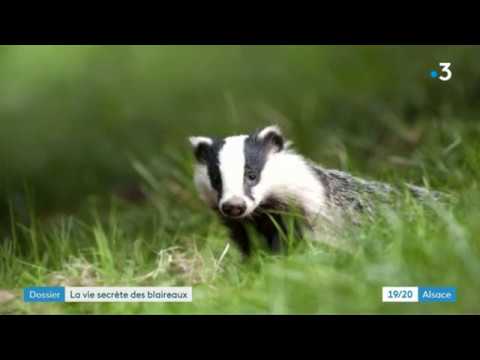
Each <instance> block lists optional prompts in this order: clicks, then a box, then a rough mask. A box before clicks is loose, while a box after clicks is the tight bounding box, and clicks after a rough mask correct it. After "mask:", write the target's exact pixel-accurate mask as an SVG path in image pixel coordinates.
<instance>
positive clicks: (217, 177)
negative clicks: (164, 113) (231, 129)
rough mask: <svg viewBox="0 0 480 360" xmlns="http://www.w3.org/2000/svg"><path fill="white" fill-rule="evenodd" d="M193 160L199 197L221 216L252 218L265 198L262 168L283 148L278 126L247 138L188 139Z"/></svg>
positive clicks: (265, 176)
mask: <svg viewBox="0 0 480 360" xmlns="http://www.w3.org/2000/svg"><path fill="white" fill-rule="evenodd" d="M189 140H190V143H191V144H192V147H193V150H194V154H195V158H196V162H197V163H196V168H195V185H196V187H197V190H198V191H199V193H200V195H201V196H202V198H203V199H204V200H205V201H206V202H207V203H208V204H209V205H210V206H211V207H213V208H217V209H218V211H220V213H221V214H222V215H223V216H226V217H230V218H238V219H239V218H243V217H247V216H249V215H251V214H252V213H253V212H254V211H255V209H256V208H257V207H258V206H259V205H260V204H262V203H263V202H264V201H265V200H266V197H267V196H268V182H269V181H271V180H273V179H271V178H272V177H274V175H273V174H271V173H269V174H266V171H264V169H265V166H266V164H267V162H268V161H269V159H271V158H272V156H275V154H278V153H280V152H282V151H283V150H284V148H285V141H284V137H283V135H282V133H281V131H280V129H279V128H278V127H277V126H269V127H266V128H264V129H262V130H259V131H256V132H255V133H253V134H250V135H239V136H230V137H227V138H224V139H216V138H210V137H203V136H197V137H191V138H189Z"/></svg>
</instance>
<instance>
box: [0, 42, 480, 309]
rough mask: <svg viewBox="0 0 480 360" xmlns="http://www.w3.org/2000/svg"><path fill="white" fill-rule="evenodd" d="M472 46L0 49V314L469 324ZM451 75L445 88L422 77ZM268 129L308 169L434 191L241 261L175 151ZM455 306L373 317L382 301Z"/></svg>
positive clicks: (476, 241) (476, 132)
mask: <svg viewBox="0 0 480 360" xmlns="http://www.w3.org/2000/svg"><path fill="white" fill-rule="evenodd" d="M478 59H480V48H477V47H420V46H416V47H398V46H397V47H359V46H358V47H347V46H343V47H332V46H321V47H318V46H317V47H314V46H269V47H267V46H265V47H262V46H218V47H215V46H206V47H200V46H198V47H195V46H181V47H174V46H160V47H148V46H146V47H145V46H138V47H135V46H132V47H124V46H112V47H98V46H97V47H95V46H92V47H90V46H88V47H87V46H77V47H75V46H68V47H63V46H62V47H60V46H57V47H55V46H14V47H0V74H1V76H2V82H0V91H1V92H2V94H4V95H2V97H1V99H0V126H1V131H0V186H1V187H0V190H1V192H0V236H1V237H0V313H13V314H18V313H21V314H23V313H26V314H31V313H42V314H43V313H55V314H57V313H59V314H66V313H71V314H91V313H93V314H111V313H115V314H116V313H119V314H131V313H134V314H137V313H155V314H185V313H228V314H244V313H261V314H263V313H279V314H306V313H319V314H324V313H326V314H333V313H340V314H346V313H348V314H351V313H354V314H357V313H374V314H377V313H378V314H386V313H393V314H397V313H400V314H401V313H414V314H417V313H418V314H421V313H479V312H480V301H479V298H480V222H479V221H478V218H479V213H480V189H479V183H478V179H480V102H479V98H480V67H479V66H478V65H477V64H478ZM443 61H449V62H451V63H452V71H453V77H452V80H450V81H448V82H441V81H439V80H438V79H432V78H430V77H429V73H430V70H431V69H434V68H436V69H437V70H438V65H437V64H438V63H439V62H443ZM270 123H277V124H279V125H280V126H281V127H282V128H283V129H284V132H285V134H286V135H287V137H289V138H290V139H291V140H293V141H294V144H295V146H296V148H297V149H298V150H299V151H300V152H301V153H302V154H304V155H306V156H308V157H309V158H311V159H312V160H314V161H316V162H318V163H320V164H322V165H324V166H326V167H332V168H338V169H342V170H347V171H350V172H352V173H353V174H355V175H358V176H363V177H365V178H369V179H377V180H383V181H389V182H392V183H402V182H410V183H414V184H417V185H424V186H429V187H432V188H435V189H439V190H442V191H445V192H448V193H450V194H452V195H453V196H454V199H455V200H454V201H452V202H451V203H447V204H418V203H416V202H415V201H413V200H412V199H409V198H408V197H405V199H401V200H399V202H398V204H395V206H394V207H392V208H385V209H384V210H383V211H381V213H380V214H379V215H378V218H377V219H375V221H374V222H372V223H366V224H364V225H362V226H359V227H354V228H351V229H347V231H346V232H345V234H343V235H342V238H343V239H341V240H342V241H343V240H345V241H347V242H348V243H349V244H351V245H352V246H351V248H350V250H348V251H347V250H345V249H342V248H338V247H336V246H332V245H327V244H325V243H322V242H319V241H316V240H315V239H305V240H304V241H298V239H294V238H292V237H289V238H288V239H287V240H288V251H287V254H286V255H281V256H280V255H278V256H272V255H270V254H268V253H267V252H266V251H264V249H263V248H262V246H261V243H260V242H258V244H257V252H256V255H255V256H254V257H253V258H252V259H251V260H250V261H249V262H246V263H245V262H243V261H242V259H241V257H240V255H239V253H238V251H237V249H236V248H235V247H233V246H229V245H228V241H227V239H228V237H227V234H226V231H225V229H224V228H223V227H222V226H221V225H220V223H219V221H218V219H216V217H215V216H214V214H213V213H211V212H210V211H207V210H205V209H204V206H203V205H202V203H201V202H200V200H199V199H198V197H197V194H196V193H195V190H194V187H193V184H192V179H191V177H192V163H193V156H192V155H191V150H190V147H189V145H188V143H187V141H186V137H187V136H189V135H218V136H222V135H229V134H232V133H245V132H248V131H251V130H253V129H255V128H257V127H260V126H263V125H266V124H270ZM57 284H60V285H76V286H93V285H98V286H103V285H105V286H123V285H125V286H171V285H182V286H183V285H184V286H190V285H191V286H193V298H194V301H193V302H192V303H188V304H182V303H180V304H166V303H163V304H160V303H155V304H141V303H138V304H126V303H124V304H119V303H115V304H113V303H97V304H25V303H23V301H22V299H21V290H22V288H23V287H26V286H42V285H57ZM397 285H398V286H422V285H424V286H453V287H456V288H457V298H458V300H457V302H456V303H444V304H439V303H434V304H385V303H382V302H381V287H382V286H397Z"/></svg>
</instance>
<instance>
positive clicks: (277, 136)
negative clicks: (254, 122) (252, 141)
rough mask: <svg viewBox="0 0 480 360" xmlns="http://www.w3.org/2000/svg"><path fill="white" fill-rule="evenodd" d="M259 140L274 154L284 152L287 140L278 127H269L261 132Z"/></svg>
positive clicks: (258, 135)
mask: <svg viewBox="0 0 480 360" xmlns="http://www.w3.org/2000/svg"><path fill="white" fill-rule="evenodd" d="M257 139H258V140H259V141H261V142H263V143H264V144H265V146H267V147H268V148H269V149H270V150H271V151H273V152H279V151H282V150H283V149H284V147H285V138H284V137H283V134H282V131H281V130H280V128H279V127H278V126H277V125H271V126H267V127H266V128H264V129H262V130H260V131H259V132H258V134H257Z"/></svg>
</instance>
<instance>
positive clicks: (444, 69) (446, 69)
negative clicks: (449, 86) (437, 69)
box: [438, 62, 452, 81]
mask: <svg viewBox="0 0 480 360" xmlns="http://www.w3.org/2000/svg"><path fill="white" fill-rule="evenodd" d="M439 65H440V66H441V67H442V74H444V75H442V76H439V77H438V78H439V79H440V80H442V81H448V80H450V78H451V77H452V71H451V70H450V65H452V63H449V62H446V63H440V64H439Z"/></svg>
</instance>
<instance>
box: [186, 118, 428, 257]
mask: <svg viewBox="0 0 480 360" xmlns="http://www.w3.org/2000/svg"><path fill="white" fill-rule="evenodd" d="M189 140H190V143H191V145H192V147H193V150H194V154H195V158H196V165H195V175H194V181H195V185H196V188H197V190H198V192H199V194H200V196H201V197H202V199H203V200H204V201H205V202H206V203H207V204H208V205H209V206H210V207H211V208H213V209H215V210H216V211H217V212H218V213H219V215H220V217H221V219H222V220H223V222H224V223H225V225H226V226H227V227H228V228H229V229H230V234H231V237H232V239H233V240H234V241H235V243H236V244H237V245H238V246H239V248H240V249H241V251H242V252H243V254H244V255H249V254H250V252H251V244H250V240H249V237H248V234H247V230H246V225H247V224H251V225H253V226H254V227H255V228H256V229H257V231H258V232H259V233H260V234H262V235H264V237H265V238H266V240H267V244H268V246H269V247H270V249H271V250H272V251H278V250H280V249H281V242H280V234H279V231H278V228H279V227H280V228H281V229H285V224H284V222H283V221H282V216H281V215H280V214H279V213H278V211H277V210H286V209H290V208H291V207H292V206H293V207H294V208H296V209H298V210H300V212H301V214H302V215H303V221H302V223H303V224H301V225H303V226H301V225H300V226H296V229H297V231H298V234H299V235H301V233H302V228H306V229H309V230H314V229H318V228H320V229H321V228H322V227H325V226H329V225H331V224H333V225H334V226H336V225H339V224H342V223H343V222H344V221H345V220H346V219H347V218H348V219H355V217H356V214H360V213H366V214H372V213H373V212H374V209H375V204H376V201H377V200H379V201H388V200H389V199H390V198H391V196H390V195H392V194H393V193H398V191H399V190H398V189H396V188H394V187H393V186H391V185H388V184H385V183H381V182H375V181H366V180H362V179H359V178H356V177H354V176H351V175H350V174H348V173H345V172H342V171H338V170H329V169H324V168H322V167H320V166H318V165H316V164H314V163H313V162H311V161H309V160H307V159H305V158H304V157H302V156H301V155H299V154H298V153H296V152H295V151H294V150H292V149H291V147H290V143H288V142H286V141H285V139H284V137H283V135H282V132H281V131H280V129H279V128H278V127H277V126H269V127H266V128H264V129H261V130H259V131H256V132H254V133H253V134H250V135H238V136H230V137H226V138H223V139H218V138H211V137H203V136H199V137H191V138H190V139H189ZM409 189H410V190H411V192H412V194H413V195H414V196H420V197H423V196H429V195H430V194H433V196H434V197H435V196H436V195H435V193H431V192H429V191H427V190H426V189H424V188H420V187H416V186H409ZM297 225H299V224H297Z"/></svg>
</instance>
